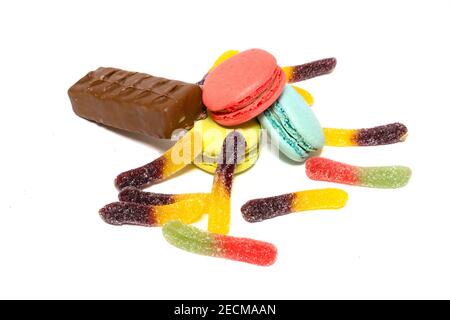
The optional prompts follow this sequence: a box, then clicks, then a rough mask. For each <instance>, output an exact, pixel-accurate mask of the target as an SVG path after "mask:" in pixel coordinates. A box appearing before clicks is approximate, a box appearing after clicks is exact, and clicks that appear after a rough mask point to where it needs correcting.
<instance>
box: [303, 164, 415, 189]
mask: <svg viewBox="0 0 450 320" xmlns="http://www.w3.org/2000/svg"><path fill="white" fill-rule="evenodd" d="M306 175H307V176H308V177H309V178H310V179H313V180H319V181H328V182H336V183H343V184H350V185H357V186H363V187H371V188H400V187H403V186H405V185H406V184H407V183H408V181H409V179H410V177H411V169H410V168H408V167H404V166H384V167H357V166H353V165H349V164H345V163H342V162H337V161H333V160H329V159H325V158H320V157H316V158H311V159H309V160H307V161H306Z"/></svg>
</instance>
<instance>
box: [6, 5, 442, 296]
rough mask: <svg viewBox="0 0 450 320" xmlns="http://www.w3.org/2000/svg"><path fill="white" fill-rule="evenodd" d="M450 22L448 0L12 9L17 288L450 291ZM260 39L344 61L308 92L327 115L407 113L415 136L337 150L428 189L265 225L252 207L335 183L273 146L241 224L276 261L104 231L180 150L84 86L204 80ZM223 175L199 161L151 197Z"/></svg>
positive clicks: (56, 291) (329, 118) (371, 121)
mask: <svg viewBox="0 0 450 320" xmlns="http://www.w3.org/2000/svg"><path fill="white" fill-rule="evenodd" d="M449 14H450V2H449V1H432V0H430V1H420V2H419V1H411V0H409V1H380V0H378V1H373V2H367V1H327V2H326V1H311V2H308V3H307V2H302V1H298V0H297V1H290V2H288V1H262V0H259V1H255V2H252V1H242V0H241V1H231V0H228V1H197V2H194V1H176V2H175V1H155V2H154V3H153V2H150V1H130V0H129V1H121V2H120V1H111V0H109V1H96V2H94V1H80V0H78V1H14V2H12V1H10V2H6V1H1V2H0V35H1V37H0V41H1V42H0V72H1V76H0V88H1V93H0V104H1V112H2V115H1V120H2V124H1V126H0V130H1V132H0V133H1V145H2V152H1V155H2V156H1V160H0V161H1V180H0V182H1V184H0V195H1V196H0V197H1V200H0V201H1V202H0V215H1V217H0V218H1V219H0V298H161V299H163V298H173V299H174V298H181V299H184V298H193V299H206V298H213V299H215V298H219V299H220V298H236V299H239V298H255V299H256V298H450V286H449V285H450V276H449V270H450V250H449V244H450V231H449V230H450V215H449V211H450V210H449V209H448V207H449V205H448V199H449V188H448V179H449V174H448V165H449V162H448V160H449V157H448V155H449V153H448V128H446V126H447V125H448V117H447V116H448V114H449V112H448V110H449V107H450V106H449V100H450V99H449V94H448V92H449V80H448V79H449V78H448V76H449V71H450V63H449V61H450V59H449V57H450V49H449V30H450V19H449ZM254 47H257V48H264V49H266V50H268V51H270V52H272V53H273V54H274V55H275V56H276V57H277V59H278V62H279V64H280V65H292V64H300V63H304V62H308V61H311V60H315V59H320V58H325V57H329V56H334V57H336V58H337V59H338V65H337V68H336V70H335V72H334V73H333V74H331V75H329V76H324V77H320V78H317V79H313V80H310V81H306V82H304V83H301V84H300V85H301V86H303V87H304V88H305V89H308V90H309V91H311V92H312V93H313V94H314V96H315V99H316V103H315V106H314V111H315V112H316V114H317V116H318V118H319V119H320V121H321V123H322V125H323V126H328V127H348V128H352V127H355V128H357V127H371V126H375V125H380V124H384V123H390V122H395V121H400V122H403V123H405V124H406V125H407V126H408V128H409V131H410V133H409V137H408V139H407V141H406V142H405V143H402V144H397V145H391V146H383V147H374V148H331V147H330V148H325V150H324V151H323V153H322V155H323V156H325V157H328V158H332V159H335V160H339V161H344V162H348V163H352V164H357V165H391V164H392V165H395V164H398V165H407V166H410V167H411V168H412V170H413V177H412V179H411V181H410V184H409V185H408V186H407V187H405V188H402V189H397V190H379V189H366V188H358V187H349V186H341V187H342V188H343V189H345V190H346V191H348V193H349V196H350V198H349V201H348V205H347V206H346V207H345V208H344V209H341V210H337V211H320V212H311V213H307V214H293V215H290V216H285V217H280V218H277V219H273V220H269V221H265V222H262V223H257V224H249V223H246V222H245V221H244V220H243V219H242V218H241V216H240V206H241V205H242V204H243V203H244V202H245V201H247V200H249V199H252V198H258V197H263V196H271V195H277V194H281V193H285V192H292V191H298V190H302V189H309V188H323V187H330V186H334V185H333V184H327V183H324V182H315V181H311V180H309V179H308V178H307V177H306V175H305V172H304V166H303V165H298V164H293V163H290V162H287V161H285V160H280V159H278V158H276V157H275V156H274V154H272V153H271V152H270V150H268V149H264V150H262V153H261V157H260V160H259V161H258V163H257V164H256V166H255V167H254V168H253V169H251V170H250V171H248V172H246V173H245V174H242V175H240V176H238V177H237V178H236V179H235V184H234V189H233V212H232V226H231V234H232V235H234V236H243V237H251V238H256V239H261V240H265V241H269V242H272V243H274V244H275V245H277V247H278V249H279V258H278V261H277V263H276V264H275V265H274V266H273V267H269V268H262V267H256V266H252V265H247V264H244V263H237V262H231V261H227V260H222V259H214V258H209V257H201V256H197V255H193V254H190V253H186V252H183V251H180V250H178V249H176V248H174V247H172V246H170V245H168V244H167V243H166V242H165V240H164V238H163V237H162V235H161V230H160V229H159V228H154V229H149V228H140V227H113V226H110V225H107V224H105V223H103V222H102V220H101V219H100V218H99V216H98V214H97V210H98V209H99V208H100V207H102V206H103V205H104V204H106V203H109V202H112V201H115V200H116V196H117V191H116V189H115V187H114V185H113V179H114V177H115V176H116V175H117V174H118V173H120V172H122V171H124V170H126V169H130V168H133V167H136V166H139V165H141V164H144V163H147V162H149V161H150V160H152V159H154V158H155V157H157V156H158V155H160V154H161V152H162V151H164V150H165V149H166V148H168V146H169V145H170V143H166V142H163V141H158V140H155V139H149V138H144V137H137V136H133V135H124V134H122V133H120V132H117V131H112V130H109V129H106V128H104V127H101V126H98V125H95V124H93V123H90V122H88V121H85V120H83V119H81V118H78V117H77V116H75V114H73V112H72V109H71V105H70V102H69V99H68V96H67V89H68V88H69V87H70V86H71V85H72V84H73V83H74V82H75V81H77V80H78V79H79V78H81V77H82V76H83V75H84V74H86V73H87V72H88V71H90V70H93V69H95V68H97V67H99V66H114V67H119V68H123V69H127V70H133V71H141V72H147V73H150V74H154V75H158V76H164V77H168V78H174V79H179V80H184V81H191V82H194V81H197V80H198V79H200V78H201V77H202V76H203V74H204V73H205V71H206V70H207V69H208V68H209V67H210V65H211V64H212V62H213V61H214V60H215V59H216V57H217V56H218V55H219V54H220V53H222V52H223V51H224V50H228V49H239V50H244V49H248V48H254ZM211 182H212V176H211V175H209V174H206V173H204V172H202V171H200V170H198V169H195V168H191V169H189V170H186V171H184V172H183V173H182V174H180V175H179V176H178V177H177V178H176V179H172V180H170V181H167V182H164V183H162V184H159V185H156V186H154V187H152V188H151V189H150V190H151V191H157V192H176V193H183V192H195V191H205V192H206V191H208V190H210V188H211ZM204 225H205V220H203V221H202V223H200V224H199V226H200V227H204Z"/></svg>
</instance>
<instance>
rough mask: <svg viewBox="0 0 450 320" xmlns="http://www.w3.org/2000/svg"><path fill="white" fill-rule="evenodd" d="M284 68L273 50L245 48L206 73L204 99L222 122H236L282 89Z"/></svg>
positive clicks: (269, 102) (251, 114)
mask: <svg viewBox="0 0 450 320" xmlns="http://www.w3.org/2000/svg"><path fill="white" fill-rule="evenodd" d="M285 83H286V79H285V74H284V72H283V70H282V69H281V68H280V67H279V66H278V65H277V61H276V59H275V57H274V56H272V55H271V54H270V53H268V52H266V51H264V50H261V49H251V50H247V51H243V52H241V53H239V54H237V55H235V56H233V57H231V58H230V59H228V60H226V61H224V62H223V63H221V64H220V65H219V66H218V67H216V68H215V69H214V70H213V71H211V72H210V73H209V74H208V76H207V77H206V80H205V83H204V86H203V103H204V104H205V106H206V107H207V108H208V110H209V111H210V113H211V117H212V118H213V119H214V120H215V121H216V122H218V123H219V124H221V125H224V126H235V125H238V124H241V123H244V122H246V121H248V120H250V119H253V118H255V117H256V116H258V115H259V114H260V113H262V112H263V111H264V110H266V109H267V108H269V107H270V106H271V105H272V104H273V103H274V102H275V100H277V99H278V97H279V96H280V95H281V93H282V92H283V88H284V85H285Z"/></svg>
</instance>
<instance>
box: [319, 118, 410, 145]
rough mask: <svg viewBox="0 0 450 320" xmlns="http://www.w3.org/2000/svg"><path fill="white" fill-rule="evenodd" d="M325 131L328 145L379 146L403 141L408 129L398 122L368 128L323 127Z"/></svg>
mask: <svg viewBox="0 0 450 320" xmlns="http://www.w3.org/2000/svg"><path fill="white" fill-rule="evenodd" d="M323 133H324V136H325V145H327V146H334V147H348V146H379V145H385V144H392V143H397V142H401V141H403V140H404V139H405V138H406V135H407V133H408V129H407V128H406V126H405V125H404V124H401V123H398V122H396V123H390V124H386V125H382V126H377V127H373V128H368V129H337V128H323Z"/></svg>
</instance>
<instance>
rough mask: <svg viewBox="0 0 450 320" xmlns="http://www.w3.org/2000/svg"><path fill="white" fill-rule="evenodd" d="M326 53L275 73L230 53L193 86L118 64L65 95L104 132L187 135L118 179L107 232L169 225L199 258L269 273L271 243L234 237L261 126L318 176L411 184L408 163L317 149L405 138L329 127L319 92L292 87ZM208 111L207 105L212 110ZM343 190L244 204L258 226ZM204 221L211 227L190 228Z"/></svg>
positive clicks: (329, 204) (335, 197)
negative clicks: (241, 181)
mask: <svg viewBox="0 0 450 320" xmlns="http://www.w3.org/2000/svg"><path fill="white" fill-rule="evenodd" d="M335 66H336V59H334V58H329V59H323V60H318V61H314V62H310V63H307V64H303V65H298V66H289V67H280V66H278V64H277V62H276V60H275V58H274V57H273V56H272V55H271V54H270V53H268V52H266V51H264V50H260V49H251V50H247V51H243V52H241V53H239V52H238V51H235V50H230V51H227V52H225V53H223V54H222V55H221V56H220V57H219V58H218V59H217V61H216V62H215V63H214V65H213V67H212V68H211V69H210V70H209V71H208V73H207V74H206V75H205V76H204V77H203V78H202V80H200V81H199V82H198V83H196V84H192V83H185V82H181V81H176V80H169V79H164V78H159V77H154V76H151V75H147V74H143V73H137V72H128V71H124V70H120V69H114V68H99V69H97V70H95V71H92V72H89V73H88V74H87V75H86V76H85V77H83V78H82V79H80V80H79V81H78V82H77V83H75V84H74V85H73V86H72V87H71V88H70V89H69V97H70V100H71V103H72V106H73V109H74V111H75V113H76V114H77V115H79V116H81V117H83V118H86V119H89V120H92V121H96V122H99V123H102V124H104V125H107V126H111V127H114V128H119V129H123V130H128V131H131V132H136V133H142V134H146V135H150V136H154V137H158V138H170V137H171V136H172V135H173V134H174V132H177V131H179V129H185V130H189V131H187V133H186V134H185V135H184V136H183V137H182V138H181V139H179V140H178V141H177V143H176V144H175V145H174V146H173V147H172V148H170V149H169V150H167V151H166V152H165V153H164V154H163V155H162V156H160V157H159V158H157V159H155V160H153V161H152V162H150V163H148V164H146V165H144V166H141V167H139V168H136V169H132V170H129V171H126V172H123V173H121V174H119V175H118V176H117V178H116V180H115V184H116V186H117V188H118V189H119V190H120V192H119V201H118V202H113V203H110V204H108V205H106V206H104V207H103V208H102V209H100V216H101V217H102V219H103V220H104V221H105V222H106V223H108V224H111V225H138V226H145V227H162V231H163V235H164V237H165V238H166V240H167V241H168V242H169V243H171V244H172V245H174V246H176V247H178V248H180V249H183V250H186V251H189V252H193V253H197V254H201V255H207V256H213V257H222V258H225V259H231V260H236V261H243V262H247V263H251V264H256V265H261V266H269V265H272V264H273V263H274V262H275V260H276V256H277V249H276V248H275V246H274V245H272V244H270V243H266V242H262V241H257V240H252V239H247V238H236V237H231V236H227V234H228V232H229V228H230V221H231V193H232V185H233V178H234V175H235V174H237V173H240V172H244V171H246V170H248V169H249V168H251V167H252V166H253V165H254V164H255V162H256V161H257V159H258V157H259V149H260V148H259V146H260V141H261V133H262V130H265V131H266V132H267V133H268V134H269V136H270V137H271V141H272V143H274V144H275V145H276V146H277V147H278V148H279V150H280V151H281V152H282V153H283V154H284V155H285V156H287V157H288V158H290V159H292V160H294V161H297V162H299V163H304V162H305V161H306V165H305V168H306V174H307V176H308V177H309V178H310V179H312V180H318V181H328V182H334V183H341V184H347V185H354V186H364V187H372V188H399V187H403V186H405V185H406V184H407V183H408V181H409V178H410V177H411V170H410V169H409V168H407V167H403V166H386V167H358V166H354V165H349V164H345V163H341V162H336V161H333V160H328V159H325V158H320V157H312V154H313V153H315V152H316V151H318V150H320V149H322V148H323V147H324V146H336V147H346V146H377V145H385V144H392V143H397V142H401V141H404V139H405V137H406V135H407V128H406V126H404V125H403V124H401V123H392V124H387V125H382V126H378V127H374V128H369V129H339V128H322V127H321V126H320V124H319V121H318V120H317V118H316V117H315V115H314V113H313V111H312V108H310V106H311V105H312V104H313V101H314V99H313V97H312V95H311V94H310V93H309V92H307V91H306V90H304V89H302V88H299V87H296V86H293V85H291V83H294V82H299V81H302V80H307V79H311V78H314V77H317V76H321V75H324V74H328V73H330V72H332V71H333V69H334V68H335ZM205 107H206V108H205ZM191 164H194V165H196V166H198V167H199V168H200V169H202V170H204V171H206V172H209V173H214V178H213V182H212V188H211V192H210V193H185V194H161V193H153V192H146V191H143V189H144V188H146V187H149V186H151V185H153V184H156V183H159V182H162V181H164V180H166V179H168V178H169V177H170V176H172V175H173V174H174V173H176V172H178V171H179V170H181V169H182V168H184V167H185V166H187V165H191ZM347 199H348V195H347V192H345V191H344V190H341V189H337V188H326V189H315V190H303V191H297V192H292V193H288V194H283V195H278V196H273V197H268V198H261V199H254V200H250V201H248V202H247V203H245V204H244V205H243V206H242V208H241V211H242V216H243V218H244V219H245V220H246V221H248V222H251V223H254V222H261V221H264V220H267V219H272V218H275V217H279V216H283V215H287V214H290V213H294V212H300V211H307V210H323V209H339V208H342V207H344V206H345V204H346V202H347ZM206 214H207V216H208V232H205V231H201V230H199V229H197V228H195V227H193V226H189V224H192V223H195V222H197V221H199V220H200V219H201V218H202V217H203V216H204V215H206Z"/></svg>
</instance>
